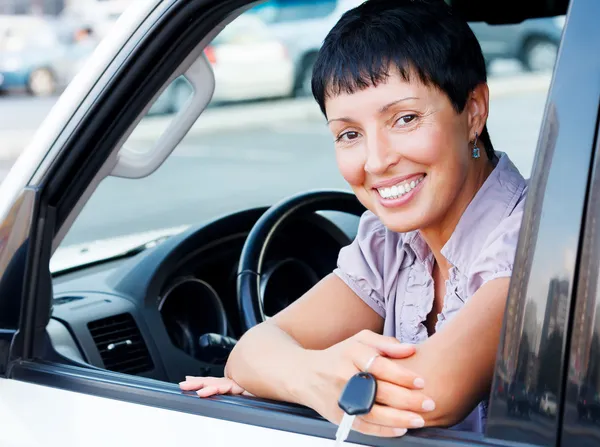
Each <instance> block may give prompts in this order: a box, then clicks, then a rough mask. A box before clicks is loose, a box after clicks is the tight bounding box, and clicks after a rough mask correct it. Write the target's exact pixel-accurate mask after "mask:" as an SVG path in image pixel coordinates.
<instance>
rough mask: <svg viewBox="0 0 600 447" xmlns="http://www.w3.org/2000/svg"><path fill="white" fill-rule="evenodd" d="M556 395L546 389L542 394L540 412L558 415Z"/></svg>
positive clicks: (547, 414)
mask: <svg viewBox="0 0 600 447" xmlns="http://www.w3.org/2000/svg"><path fill="white" fill-rule="evenodd" d="M556 407H557V404H556V396H555V395H554V393H552V392H550V391H546V392H545V393H544V394H542V398H541V399H540V412H542V413H544V414H545V415H546V416H556Z"/></svg>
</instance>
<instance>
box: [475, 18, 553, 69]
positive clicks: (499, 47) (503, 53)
mask: <svg viewBox="0 0 600 447" xmlns="http://www.w3.org/2000/svg"><path fill="white" fill-rule="evenodd" d="M564 24H565V16H560V17H552V18H542V19H531V20H525V21H524V22H522V23H515V24H512V25H490V24H487V23H484V22H474V23H470V24H469V25H470V26H471V29H472V30H473V33H475V36H476V37H477V39H478V40H479V43H480V45H481V49H482V51H483V54H484V57H485V58H486V62H487V63H488V64H490V63H491V62H492V61H494V60H496V59H516V60H518V61H519V62H521V64H522V66H523V68H524V69H525V70H527V71H548V70H552V68H553V67H554V63H555V62H556V56H557V53H558V44H559V42H560V37H561V34H562V30H563V26H564Z"/></svg>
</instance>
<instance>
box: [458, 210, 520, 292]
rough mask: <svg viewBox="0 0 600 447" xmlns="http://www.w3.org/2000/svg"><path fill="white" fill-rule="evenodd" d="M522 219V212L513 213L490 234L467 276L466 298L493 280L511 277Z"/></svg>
mask: <svg viewBox="0 0 600 447" xmlns="http://www.w3.org/2000/svg"><path fill="white" fill-rule="evenodd" d="M522 218H523V212H522V211H520V212H517V213H514V214H512V215H510V216H508V217H506V218H505V219H504V220H503V221H502V222H501V223H500V224H499V225H498V226H497V227H496V228H495V229H494V230H493V231H492V232H491V233H490V235H489V237H488V238H487V240H486V242H485V243H484V245H483V248H482V250H481V253H480V254H479V256H478V257H477V258H476V260H475V262H473V264H472V268H471V272H470V273H469V275H468V276H469V281H468V285H467V289H468V290H467V295H468V296H473V295H474V294H475V292H477V290H478V289H479V288H480V287H481V286H483V285H484V284H485V283H487V282H489V281H491V280H493V279H496V278H508V277H510V276H511V275H512V272H513V265H514V261H515V255H516V251H517V242H518V239H519V230H520V227H521V220H522Z"/></svg>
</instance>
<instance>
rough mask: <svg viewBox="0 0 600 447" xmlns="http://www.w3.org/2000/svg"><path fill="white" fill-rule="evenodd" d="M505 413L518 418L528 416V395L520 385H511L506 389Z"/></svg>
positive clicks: (529, 404) (529, 405) (529, 409)
mask: <svg viewBox="0 0 600 447" xmlns="http://www.w3.org/2000/svg"><path fill="white" fill-rule="evenodd" d="M506 407H507V413H508V414H510V415H513V414H516V415H519V416H529V413H530V411H531V402H530V394H529V392H528V390H527V388H526V387H525V385H524V384H522V383H518V382H517V383H513V384H511V386H510V387H509V389H508V396H507V399H506Z"/></svg>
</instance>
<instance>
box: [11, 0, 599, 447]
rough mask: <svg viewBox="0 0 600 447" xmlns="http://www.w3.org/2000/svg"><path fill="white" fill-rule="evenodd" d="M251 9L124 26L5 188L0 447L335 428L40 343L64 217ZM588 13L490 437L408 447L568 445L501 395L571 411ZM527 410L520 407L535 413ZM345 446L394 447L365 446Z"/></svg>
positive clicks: (181, 5) (439, 432)
mask: <svg viewBox="0 0 600 447" xmlns="http://www.w3.org/2000/svg"><path fill="white" fill-rule="evenodd" d="M242 4H243V2H237V1H219V2H216V1H214V2H208V1H207V2H202V1H197V2H183V1H176V0H173V1H163V2H158V1H157V2H155V3H147V4H146V6H145V8H146V9H144V10H139V11H137V12H136V13H135V14H133V13H131V14H130V15H129V16H127V17H125V18H124V19H123V20H122V22H121V27H120V28H119V32H118V33H116V34H114V35H113V37H111V39H110V40H109V41H107V42H105V43H104V44H103V46H102V47H101V48H100V50H99V52H98V53H97V56H98V57H97V59H96V62H97V64H96V65H94V66H90V67H89V70H88V71H87V73H86V74H85V75H84V76H82V77H80V78H79V79H78V82H77V84H74V86H71V87H70V89H69V90H68V91H67V92H66V93H65V95H64V96H63V98H62V99H61V102H60V103H59V105H58V106H57V107H56V113H55V115H53V116H52V117H51V119H50V120H48V121H47V122H46V123H45V124H44V127H43V128H42V129H41V130H40V132H39V134H38V135H37V137H36V139H35V140H34V142H33V144H32V145H31V146H30V148H29V149H28V151H27V152H26V153H25V154H24V156H23V157H22V158H21V159H20V160H19V162H18V163H17V165H16V166H15V168H14V170H13V171H12V172H11V174H10V176H9V177H8V178H7V180H6V182H5V183H4V184H2V186H1V187H0V188H1V189H0V191H1V192H2V194H0V213H1V214H0V215H2V225H1V226H0V235H2V234H6V235H7V236H6V241H5V243H4V244H3V245H2V247H0V328H1V329H0V396H2V399H0V420H1V421H2V422H3V427H4V428H3V430H0V444H2V445H61V446H78V445H106V444H109V443H112V444H115V445H132V444H133V445H138V444H140V445H147V446H154V445H165V444H166V445H179V444H183V443H201V444H203V445H216V446H231V445H260V446H271V445H272V446H275V445H277V446H280V445H286V446H287V445H289V446H294V445H298V446H300V445H315V446H320V445H323V446H325V445H331V442H332V441H331V440H332V439H333V437H334V433H335V427H334V426H333V425H331V424H329V423H327V422H326V421H324V420H322V419H321V418H319V417H318V416H317V415H316V414H314V412H312V411H310V410H307V409H304V408H301V407H298V406H294V405H289V404H285V403H278V402H268V401H264V400H261V399H251V398H247V397H230V396H222V397H217V398H213V399H198V398H196V397H195V396H189V395H186V394H183V393H181V392H180V390H179V388H178V387H177V385H176V384H171V383H166V382H163V381H159V380H152V379H149V378H147V377H135V376H131V375H125V374H121V373H114V372H109V371H106V370H99V369H96V368H89V367H86V366H85V365H82V364H78V363H76V362H71V363H70V364H69V363H67V362H65V359H64V358H63V357H61V356H60V355H58V353H57V352H55V351H53V349H52V346H51V345H50V344H49V343H48V340H47V335H46V328H47V325H48V321H49V313H50V312H49V310H50V308H51V300H52V283H51V278H50V275H49V271H48V263H49V260H50V254H51V252H52V249H53V246H54V245H55V244H56V240H57V239H60V237H61V235H64V228H65V227H66V226H67V227H68V225H69V224H70V223H71V220H72V218H73V217H72V215H71V212H72V211H73V210H74V209H77V207H78V204H80V203H81V201H82V200H83V199H85V197H86V195H90V194H91V193H92V191H90V189H89V186H90V185H92V184H93V183H94V179H95V178H96V177H97V176H100V175H101V174H102V169H103V167H104V166H105V163H106V161H107V160H108V159H109V158H110V157H111V156H114V154H112V152H111V151H112V149H113V148H114V146H115V144H116V143H117V142H118V141H120V140H121V139H123V138H124V136H125V135H126V133H127V131H128V129H130V127H131V126H132V125H134V124H135V121H136V119H137V117H139V116H140V115H141V114H143V112H144V110H145V109H146V108H148V107H149V105H150V100H151V98H153V97H154V96H155V94H156V92H157V91H158V90H159V89H160V88H161V87H162V86H164V85H165V84H167V83H168V80H169V77H170V76H171V75H172V74H173V72H174V71H175V69H176V67H177V66H178V65H179V64H180V63H181V62H182V61H183V60H184V59H185V58H186V57H187V56H188V54H189V51H190V50H191V48H193V47H194V44H195V43H197V42H198V41H200V40H201V39H203V38H204V35H206V34H207V33H208V32H209V30H212V28H213V27H214V26H215V25H216V24H217V23H219V22H221V21H222V20H223V18H224V16H225V15H226V14H227V13H229V12H230V11H232V10H234V9H235V8H237V7H239V6H242ZM590 5H593V3H591V2H589V1H586V0H573V2H572V8H571V12H570V19H569V24H570V25H568V26H567V31H566V32H565V37H564V44H563V51H562V54H561V57H560V59H559V62H558V65H557V68H556V71H555V76H554V81H553V85H552V88H551V91H550V95H549V99H548V103H547V106H546V112H545V118H544V124H543V128H542V133H541V138H540V140H539V143H538V151H537V156H536V161H535V169H534V173H533V176H532V180H531V185H530V197H529V199H528V202H527V211H526V216H525V220H524V225H523V228H522V233H521V237H520V245H519V248H518V257H517V260H516V263H515V271H516V272H517V275H516V276H515V278H514V280H513V281H512V283H511V291H510V298H509V301H508V305H507V312H506V316H505V325H504V335H503V339H502V343H501V346H500V348H499V356H498V362H497V367H496V377H495V381H494V390H493V392H492V395H491V401H490V414H489V419H488V429H487V432H486V433H485V436H484V435H479V434H472V433H461V432H458V431H449V430H444V429H428V430H423V431H419V432H415V433H414V434H411V435H409V436H406V437H405V438H404V439H403V440H402V442H401V444H402V445H407V446H412V445H414V446H422V445H431V446H437V445H440V446H441V445H488V446H493V445H506V441H508V440H510V441H515V442H518V443H529V444H533V445H540V446H546V445H557V444H558V442H559V440H560V438H559V436H560V433H561V425H560V420H559V416H556V417H553V418H549V419H543V418H542V417H538V415H529V416H530V417H529V418H525V417H518V418H514V417H512V416H511V415H507V399H508V398H509V397H510V394H509V393H508V392H507V391H506V390H509V389H513V388H516V387H515V386H512V387H511V385H520V384H525V386H524V387H523V386H521V387H520V389H521V390H525V391H531V390H533V391H534V392H535V393H537V391H538V389H539V386H542V388H543V387H544V386H546V387H547V388H550V391H552V392H556V393H557V395H558V399H559V400H558V402H559V407H558V409H559V411H557V414H560V412H561V411H563V409H564V393H563V392H562V389H563V384H564V377H565V372H564V370H563V363H562V361H563V360H564V359H565V358H566V341H567V339H568V334H569V332H568V327H569V322H570V318H571V316H570V312H569V309H570V308H571V305H572V304H571V303H572V299H571V297H572V296H573V293H574V285H575V283H576V281H575V280H576V277H575V268H576V265H577V259H578V257H579V246H580V244H581V240H580V237H579V235H580V233H581V228H582V221H583V219H582V216H583V215H584V211H585V198H586V193H587V190H588V173H589V170H590V162H591V159H592V147H593V146H594V142H595V138H596V137H595V131H596V122H597V114H598V113H597V112H598V103H599V98H600V92H598V91H597V90H598V88H599V86H598V85H596V84H595V82H596V79H598V77H599V76H598V75H599V74H600V67H599V62H600V61H599V60H593V59H594V58H584V60H583V61H582V60H581V59H580V58H579V56H580V52H579V51H580V50H579V49H580V48H581V47H582V41H584V39H585V42H590V41H591V42H600V31H599V30H595V26H594V24H593V23H592V20H591V19H590V17H593V16H594V15H593V14H590V12H592V13H594V12H597V7H593V6H590ZM190 18H193V20H192V19H190ZM571 23H572V24H571ZM100 56H102V57H100ZM578 67H581V68H582V69H581V70H578V69H577V68H578ZM573 98H577V99H576V102H574V99H573ZM574 110H576V111H577V113H574V112H573V111H574ZM573 148H576V149H577V150H574V149H573ZM565 179H569V185H568V188H567V186H565ZM565 189H567V192H566V193H565V191H564V190H565ZM565 194H566V197H565ZM557 198H558V199H559V200H557ZM557 258H558V259H559V260H558V261H557ZM532 309H533V310H532ZM530 322H533V323H532V324H531V325H530V324H529V323H530ZM68 336H69V334H68V331H67V333H66V334H65V337H68ZM540 353H541V354H540ZM160 366H161V365H157V367H160ZM540 384H541V385H540ZM519 395H520V396H523V395H525V396H527V393H523V392H520V394H519ZM534 401H535V399H530V398H529V397H527V404H526V405H527V406H529V407H532V404H531V402H534ZM350 441H351V442H352V443H354V444H360V445H376V446H387V445H390V446H391V445H398V443H399V441H398V440H395V439H377V438H372V437H366V436H361V435H357V434H352V435H351V437H350Z"/></svg>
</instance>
